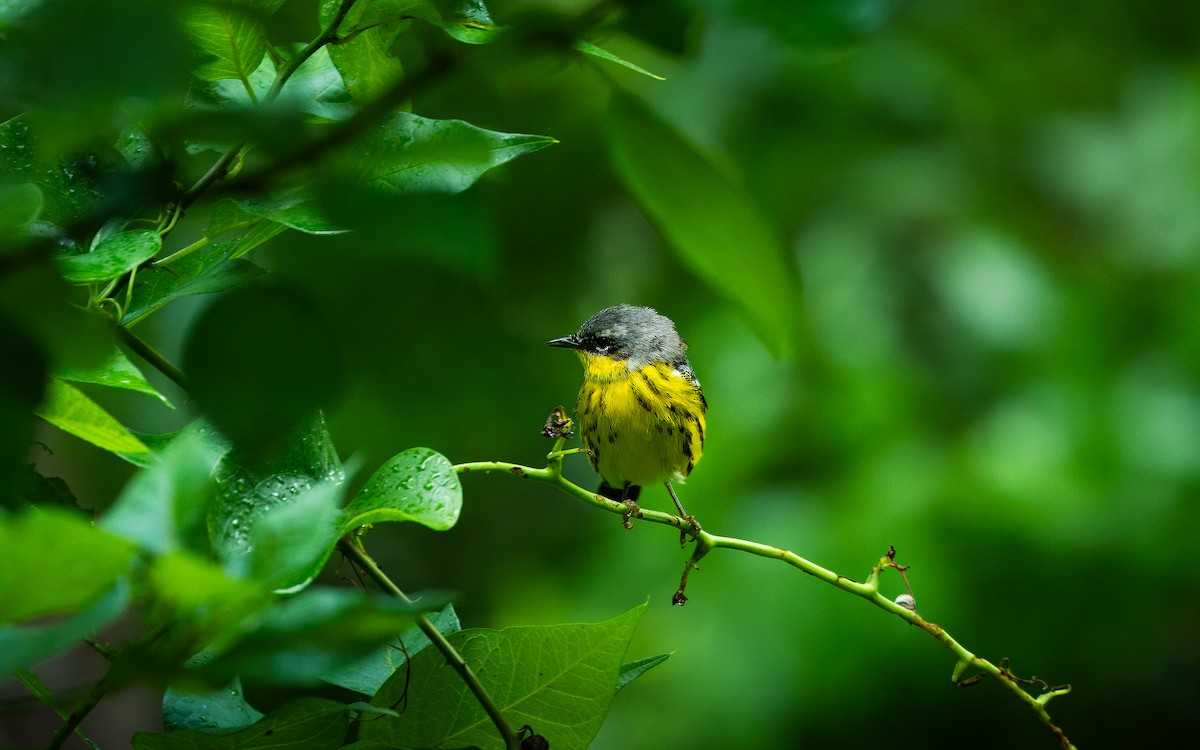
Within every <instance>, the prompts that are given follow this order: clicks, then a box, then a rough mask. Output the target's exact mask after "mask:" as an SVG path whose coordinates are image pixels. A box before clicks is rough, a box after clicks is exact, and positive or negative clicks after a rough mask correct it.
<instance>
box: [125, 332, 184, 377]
mask: <svg viewBox="0 0 1200 750" xmlns="http://www.w3.org/2000/svg"><path fill="white" fill-rule="evenodd" d="M114 330H115V332H116V335H117V340H118V341H120V342H121V343H122V344H124V345H125V346H127V347H129V348H130V349H132V350H133V351H134V352H135V353H136V354H137V355H138V356H139V357H141V358H142V359H144V360H146V361H147V362H149V363H150V364H151V365H153V366H154V369H156V370H158V371H159V372H161V373H162V374H163V375H166V376H167V377H168V378H170V379H171V381H172V382H173V383H175V385H177V386H179V387H180V388H182V389H183V390H184V391H188V390H190V388H191V384H190V382H189V381H188V377H187V375H185V374H184V372H183V370H180V369H179V368H178V367H176V366H175V365H173V364H171V363H170V362H168V361H167V358H166V357H164V356H163V355H161V354H159V353H158V351H157V350H156V349H155V348H154V347H152V346H150V345H149V344H148V343H146V342H145V341H144V340H142V339H141V338H140V337H138V336H137V334H135V333H133V331H130V330H129V329H128V328H126V327H125V326H123V325H116V326H114Z"/></svg>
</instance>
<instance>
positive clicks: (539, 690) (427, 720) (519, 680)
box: [359, 604, 646, 750]
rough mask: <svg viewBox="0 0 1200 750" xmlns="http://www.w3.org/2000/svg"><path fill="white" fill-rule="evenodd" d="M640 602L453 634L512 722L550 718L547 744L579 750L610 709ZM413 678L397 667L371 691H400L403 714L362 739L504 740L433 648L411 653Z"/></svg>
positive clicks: (487, 745) (384, 702)
mask: <svg viewBox="0 0 1200 750" xmlns="http://www.w3.org/2000/svg"><path fill="white" fill-rule="evenodd" d="M645 608H646V605H645V604H642V605H640V606H638V607H635V608H633V609H631V610H629V611H628V612H626V613H625V614H622V615H619V616H618V617H615V618H613V619H611V620H607V621H605V622H599V623H591V624H571V625H553V626H547V627H512V628H505V629H504V630H482V629H479V630H463V631H460V632H458V633H454V634H452V635H450V636H449V641H450V643H451V644H452V645H453V646H454V647H455V649H456V650H457V651H458V652H459V653H460V654H461V655H462V657H463V658H464V659H465V660H466V661H467V663H468V664H470V665H471V667H472V669H473V670H474V671H475V673H476V675H478V677H479V680H480V682H482V683H483V685H484V687H485V688H487V690H488V692H489V693H490V694H491V696H492V698H493V699H494V700H495V701H496V703H497V705H500V706H503V707H504V714H505V718H507V719H508V721H509V723H510V724H512V725H513V726H522V725H524V724H528V725H530V726H533V727H547V729H546V731H545V732H544V734H545V736H546V738H547V739H548V740H549V741H550V743H551V746H552V747H554V748H560V749H562V750H573V749H575V748H580V749H582V748H586V747H587V746H588V744H589V743H590V742H591V740H592V738H593V737H595V735H596V732H597V731H598V730H599V729H600V724H601V723H602V722H603V721H604V716H605V715H606V714H607V713H608V707H609V704H610V702H611V701H612V696H613V694H614V693H615V692H616V689H617V680H618V677H619V675H620V670H621V657H622V656H623V655H624V653H625V650H626V648H627V647H628V646H629V639H630V637H631V636H632V635H633V629H634V627H636V625H637V622H638V620H639V619H640V618H641V615H642V612H643V611H644V610H645ZM409 677H410V675H409V674H406V673H405V671H398V672H396V673H395V674H394V675H393V676H392V677H391V679H389V680H388V681H387V682H385V683H384V685H383V687H382V688H380V690H379V692H378V693H376V695H375V697H374V698H373V699H372V700H371V703H372V704H374V705H377V706H391V705H394V704H395V703H396V701H398V700H400V697H401V695H402V694H405V695H407V696H408V710H407V711H406V713H405V714H404V716H402V717H400V718H398V719H397V718H392V717H381V718H380V719H378V720H375V721H370V722H364V723H363V724H362V726H361V727H360V731H359V737H360V738H361V739H363V740H376V741H382V742H390V743H392V744H394V745H396V746H398V747H439V746H443V745H448V744H455V745H458V744H473V745H477V746H479V747H480V748H484V750H493V749H499V748H503V747H504V744H503V741H502V740H501V739H500V738H499V737H497V736H496V734H495V729H494V727H493V726H492V725H491V722H490V721H489V720H488V718H487V714H485V713H484V710H483V708H482V707H481V706H480V705H479V703H478V702H476V701H475V700H473V699H472V698H471V695H470V692H469V691H468V690H467V688H466V686H465V685H464V684H463V682H462V680H461V679H459V678H458V675H457V674H456V673H455V672H454V670H452V669H446V668H445V658H444V657H443V656H442V655H441V654H440V653H439V652H437V651H435V650H434V649H426V650H424V651H422V652H421V653H420V654H418V655H417V656H415V657H414V658H413V659H412V663H411V679H409ZM550 727H553V731H551V730H550Z"/></svg>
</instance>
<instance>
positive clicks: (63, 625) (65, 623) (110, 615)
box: [0, 578, 130, 674]
mask: <svg viewBox="0 0 1200 750" xmlns="http://www.w3.org/2000/svg"><path fill="white" fill-rule="evenodd" d="M29 588H38V586H36V585H30V586H29ZM129 601H130V586H129V582H128V581H127V580H126V579H125V578H117V579H116V581H115V583H114V584H113V585H112V587H111V588H110V589H109V591H108V592H107V593H106V594H104V595H103V596H102V597H101V598H100V599H99V600H97V601H96V603H95V604H92V605H91V606H89V607H88V608H87V609H84V610H82V611H80V612H77V613H75V614H73V615H71V616H70V617H68V618H67V619H65V620H62V621H60V622H56V623H54V624H51V625H0V674H8V673H10V672H12V671H13V670H15V669H20V668H22V667H29V666H32V665H34V664H36V663H37V662H39V661H41V660H42V659H45V658H47V657H49V656H51V655H53V654H55V653H58V652H59V651H61V650H62V649H64V648H67V647H68V646H70V645H72V644H75V643H78V642H79V640H80V639H81V638H89V637H91V636H93V635H95V633H96V631H97V630H99V629H100V628H102V627H104V625H106V624H107V623H109V622H111V621H112V620H113V619H114V618H115V617H117V615H119V614H121V612H123V611H124V610H125V607H127V606H128V605H129Z"/></svg>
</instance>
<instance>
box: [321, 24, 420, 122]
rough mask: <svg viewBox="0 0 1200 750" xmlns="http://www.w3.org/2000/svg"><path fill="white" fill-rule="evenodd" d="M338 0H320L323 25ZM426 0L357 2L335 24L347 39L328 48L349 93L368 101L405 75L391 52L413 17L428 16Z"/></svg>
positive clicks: (340, 33)
mask: <svg viewBox="0 0 1200 750" xmlns="http://www.w3.org/2000/svg"><path fill="white" fill-rule="evenodd" d="M340 5H341V0H321V8H320V14H319V18H320V23H321V26H322V27H325V26H327V25H328V24H329V23H331V22H332V21H333V17H334V14H335V13H336V11H337V9H338V7H339V6H340ZM432 14H433V9H432V7H430V6H429V4H428V2H426V0H371V1H362V2H357V3H355V4H354V5H353V6H351V8H350V11H349V12H348V13H347V14H346V17H345V18H344V19H343V20H342V23H341V25H340V26H339V27H338V35H339V36H341V37H342V38H344V39H348V41H346V42H343V43H342V44H337V45H333V46H331V47H330V48H329V56H330V58H332V60H333V64H334V65H336V66H337V69H338V70H339V71H340V72H341V74H342V79H343V80H344V81H345V83H346V89H347V90H348V91H349V92H350V95H351V96H353V97H354V98H355V99H357V100H358V101H361V102H365V101H369V100H370V99H371V98H373V97H374V96H375V95H376V94H378V93H379V92H380V91H382V90H384V89H386V88H387V87H389V86H391V85H393V84H394V83H395V82H396V81H398V80H399V79H400V77H401V76H402V75H403V74H404V68H403V66H402V65H401V64H400V61H399V60H398V59H397V58H396V57H394V56H392V55H391V54H390V50H391V47H392V45H393V44H395V42H396V39H397V38H398V37H399V36H400V34H402V33H403V32H404V31H405V30H406V29H407V28H408V27H409V25H410V24H411V19H412V18H414V17H427V16H428V17H431V16H432Z"/></svg>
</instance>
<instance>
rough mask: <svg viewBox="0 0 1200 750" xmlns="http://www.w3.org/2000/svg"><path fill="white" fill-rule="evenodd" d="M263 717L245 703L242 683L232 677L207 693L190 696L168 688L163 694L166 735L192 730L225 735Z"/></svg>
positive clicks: (259, 712) (187, 693) (191, 694)
mask: <svg viewBox="0 0 1200 750" xmlns="http://www.w3.org/2000/svg"><path fill="white" fill-rule="evenodd" d="M261 718H263V714H262V712H261V711H258V710H256V709H255V708H254V706H251V705H250V704H249V703H247V702H246V698H245V696H244V695H243V694H242V681H241V680H239V679H237V678H234V680H233V682H231V683H230V684H229V685H227V686H226V687H223V688H220V689H219V690H211V691H209V692H206V693H189V692H185V691H183V690H176V689H174V688H168V689H167V691H166V693H165V694H164V695H163V729H165V730H166V731H168V732H172V731H179V730H182V729H194V730H196V731H198V732H203V733H205V734H213V733H225V732H227V731H228V730H231V729H241V728H242V727H248V726H250V725H251V724H253V723H254V722H256V721H258V720H259V719H261Z"/></svg>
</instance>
